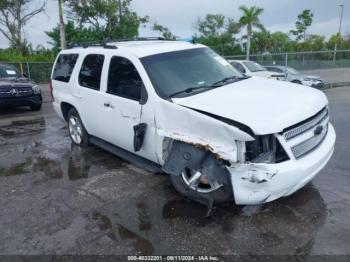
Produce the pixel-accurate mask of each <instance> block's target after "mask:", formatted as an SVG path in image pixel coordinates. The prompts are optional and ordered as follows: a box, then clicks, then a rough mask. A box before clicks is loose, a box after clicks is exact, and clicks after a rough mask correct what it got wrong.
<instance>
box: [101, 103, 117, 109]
mask: <svg viewBox="0 0 350 262" xmlns="http://www.w3.org/2000/svg"><path fill="white" fill-rule="evenodd" d="M103 105H104V106H105V107H109V108H112V109H113V108H114V107H113V105H112V104H111V103H104V104H103Z"/></svg>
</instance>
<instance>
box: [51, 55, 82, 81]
mask: <svg viewBox="0 0 350 262" xmlns="http://www.w3.org/2000/svg"><path fill="white" fill-rule="evenodd" d="M77 59H78V54H62V55H60V56H59V57H58V59H57V62H56V64H55V68H54V70H53V75H52V79H54V80H57V81H61V82H65V83H68V82H69V80H70V77H71V75H72V72H73V69H74V66H75V64H76V62H77Z"/></svg>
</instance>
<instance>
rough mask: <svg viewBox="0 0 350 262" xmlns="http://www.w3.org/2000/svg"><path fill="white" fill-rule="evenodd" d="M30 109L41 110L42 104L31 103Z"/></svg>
mask: <svg viewBox="0 0 350 262" xmlns="http://www.w3.org/2000/svg"><path fill="white" fill-rule="evenodd" d="M30 109H31V110H33V111H40V110H41V104H36V105H31V106H30Z"/></svg>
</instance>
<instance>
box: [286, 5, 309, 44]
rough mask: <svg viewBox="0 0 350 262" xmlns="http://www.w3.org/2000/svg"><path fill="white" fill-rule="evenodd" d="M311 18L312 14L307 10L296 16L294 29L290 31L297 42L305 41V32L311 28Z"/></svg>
mask: <svg viewBox="0 0 350 262" xmlns="http://www.w3.org/2000/svg"><path fill="white" fill-rule="evenodd" d="M313 17H314V14H313V13H311V11H310V10H309V9H306V10H304V11H303V12H302V13H301V14H299V15H298V21H297V22H296V23H295V28H296V29H295V30H291V31H290V32H291V33H292V34H293V35H294V36H295V37H296V40H297V41H300V40H301V39H303V40H304V41H305V40H306V30H307V28H308V27H309V26H311V24H312V19H313Z"/></svg>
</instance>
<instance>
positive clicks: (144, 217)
mask: <svg viewBox="0 0 350 262" xmlns="http://www.w3.org/2000/svg"><path fill="white" fill-rule="evenodd" d="M136 207H137V214H138V217H139V229H140V230H141V231H146V230H151V229H152V223H151V219H150V216H149V213H148V212H149V208H148V207H147V205H146V204H145V203H144V202H142V201H140V202H137V204H136Z"/></svg>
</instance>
